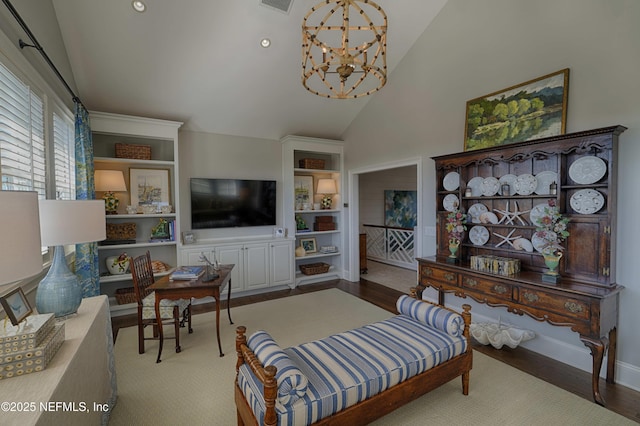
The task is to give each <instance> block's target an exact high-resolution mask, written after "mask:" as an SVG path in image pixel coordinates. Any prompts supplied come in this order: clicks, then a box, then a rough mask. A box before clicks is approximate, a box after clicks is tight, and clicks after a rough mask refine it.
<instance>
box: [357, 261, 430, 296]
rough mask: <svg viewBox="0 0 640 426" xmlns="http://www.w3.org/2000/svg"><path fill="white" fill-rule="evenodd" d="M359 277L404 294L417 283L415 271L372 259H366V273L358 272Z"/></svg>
mask: <svg viewBox="0 0 640 426" xmlns="http://www.w3.org/2000/svg"><path fill="white" fill-rule="evenodd" d="M360 278H361V279H364V280H367V281H371V282H374V283H376V284H381V285H383V286H385V287H390V288H393V289H395V290H398V291H401V292H403V293H405V294H408V293H409V289H410V288H411V287H415V286H416V284H417V283H418V275H417V272H416V271H413V270H411V269H405V268H400V267H398V266H393V265H388V264H386V263H382V262H374V261H372V260H368V261H367V273H366V274H360Z"/></svg>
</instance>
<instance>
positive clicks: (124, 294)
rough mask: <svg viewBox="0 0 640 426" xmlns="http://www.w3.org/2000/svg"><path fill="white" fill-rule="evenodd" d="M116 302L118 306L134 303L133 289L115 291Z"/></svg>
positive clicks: (134, 294)
mask: <svg viewBox="0 0 640 426" xmlns="http://www.w3.org/2000/svg"><path fill="white" fill-rule="evenodd" d="M116 301H117V302H118V305H124V304H127V303H136V291H135V289H134V288H133V287H125V288H119V289H117V290H116Z"/></svg>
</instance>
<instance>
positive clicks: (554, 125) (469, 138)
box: [464, 68, 569, 151]
mask: <svg viewBox="0 0 640 426" xmlns="http://www.w3.org/2000/svg"><path fill="white" fill-rule="evenodd" d="M568 96H569V68H566V69H563V70H560V71H558V72H555V73H552V74H548V75H544V76H542V77H539V78H536V79H534V80H530V81H527V82H525V83H521V84H518V85H515V86H511V87H508V88H506V89H503V90H500V91H498V92H494V93H490V94H488V95H485V96H481V97H479V98H476V99H472V100H470V101H467V114H466V120H465V130H464V150H465V151H471V150H474V149H482V148H488V147H492V146H497V145H507V144H511V143H516V142H523V141H528V140H532V139H539V138H544V137H548V136H556V135H562V134H564V133H565V127H566V120H567V99H568Z"/></svg>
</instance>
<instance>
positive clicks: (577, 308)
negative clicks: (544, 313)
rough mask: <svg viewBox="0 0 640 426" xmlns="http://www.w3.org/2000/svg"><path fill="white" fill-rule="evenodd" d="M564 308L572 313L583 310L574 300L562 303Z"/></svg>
mask: <svg viewBox="0 0 640 426" xmlns="http://www.w3.org/2000/svg"><path fill="white" fill-rule="evenodd" d="M564 308H565V309H566V310H567V311H569V312H571V313H574V314H579V313H581V312H582V311H583V308H582V305H581V304H579V303H576V302H567V303H565V304H564Z"/></svg>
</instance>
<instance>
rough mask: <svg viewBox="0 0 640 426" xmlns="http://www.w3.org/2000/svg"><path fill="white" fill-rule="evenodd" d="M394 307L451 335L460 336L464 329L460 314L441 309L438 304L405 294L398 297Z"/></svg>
mask: <svg viewBox="0 0 640 426" xmlns="http://www.w3.org/2000/svg"><path fill="white" fill-rule="evenodd" d="M396 308H397V309H398V312H400V313H401V314H404V315H407V316H410V317H411V318H413V319H415V320H416V321H421V322H423V323H425V324H427V325H430V326H431V327H435V328H437V329H438V330H442V331H444V332H445V333H447V334H450V335H451V336H454V337H460V336H462V332H463V331H464V319H463V318H462V315H460V314H457V313H455V312H451V311H449V310H447V309H443V308H442V307H440V306H437V305H433V304H431V303H428V302H424V301H422V300H417V299H414V298H412V297H409V296H407V295H406V294H403V295H402V296H400V297H399V298H398V301H397V302H396Z"/></svg>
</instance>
